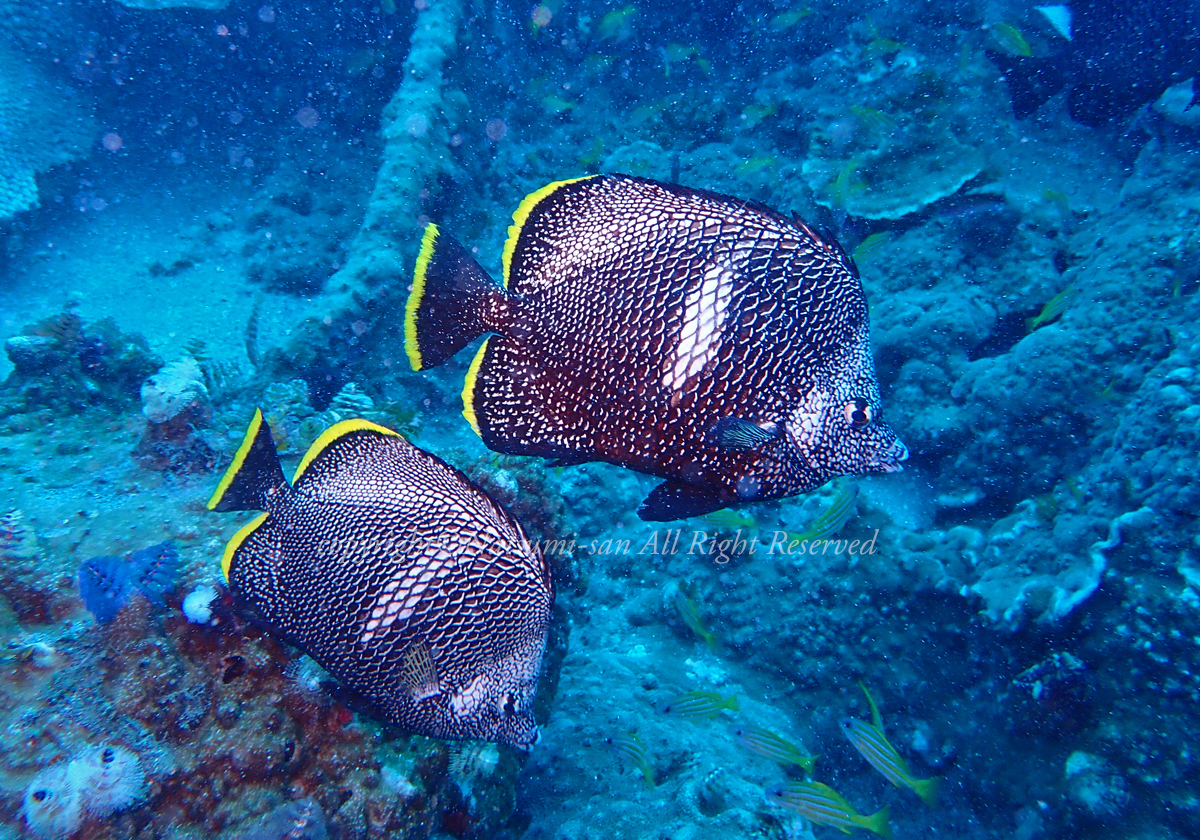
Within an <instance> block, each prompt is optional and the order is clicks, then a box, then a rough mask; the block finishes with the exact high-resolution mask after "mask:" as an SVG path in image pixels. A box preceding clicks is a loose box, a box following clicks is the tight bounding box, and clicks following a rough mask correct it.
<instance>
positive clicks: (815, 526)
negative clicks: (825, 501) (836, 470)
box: [789, 484, 858, 542]
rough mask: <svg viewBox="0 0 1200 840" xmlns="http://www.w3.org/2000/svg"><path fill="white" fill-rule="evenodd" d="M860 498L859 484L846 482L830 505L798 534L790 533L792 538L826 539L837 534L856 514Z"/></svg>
mask: <svg viewBox="0 0 1200 840" xmlns="http://www.w3.org/2000/svg"><path fill="white" fill-rule="evenodd" d="M857 500H858V485H856V484H846V485H843V486H842V489H840V490H839V491H838V493H837V495H836V496H834V497H833V501H832V502H830V503H829V507H827V508H825V510H823V511H821V513H819V514H818V515H817V517H816V519H814V520H813V521H812V522H810V523H809V525H808V527H807V528H805V529H804V530H803V531H801V532H800V533H798V534H790V535H789V537H790V538H791V539H792V540H799V541H801V542H804V541H805V540H824V539H828V538H829V537H833V536H837V534H838V533H839V532H841V530H842V528H844V527H846V523H847V522H849V521H850V517H851V516H853V515H854V503H855V502H856V501H857Z"/></svg>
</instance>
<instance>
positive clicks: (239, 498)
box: [208, 408, 289, 513]
mask: <svg viewBox="0 0 1200 840" xmlns="http://www.w3.org/2000/svg"><path fill="white" fill-rule="evenodd" d="M288 488H289V485H288V483H287V479H286V478H284V476H283V467H282V466H280V464H279V453H278V452H277V451H276V450H275V441H274V439H273V438H272V437H271V427H270V426H268V425H267V421H266V420H265V419H263V413H262V409H259V408H256V409H255V410H254V419H252V420H251V421H250V426H249V428H247V429H246V435H245V437H243V438H242V445H241V446H239V447H238V451H237V454H235V455H234V456H233V463H232V464H230V465H229V469H227V470H225V475H223V476H221V483H220V484H218V485H217V489H216V492H214V493H213V495H212V498H211V499H209V500H208V509H209V510H214V511H217V512H219V513H223V512H225V511H230V510H269V505H270V502H269V499H270V498H271V497H273V496H275V495H276V494H278V493H279V492H280V491H283V490H287V489H288Z"/></svg>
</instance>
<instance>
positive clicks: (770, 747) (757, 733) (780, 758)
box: [733, 726, 820, 773]
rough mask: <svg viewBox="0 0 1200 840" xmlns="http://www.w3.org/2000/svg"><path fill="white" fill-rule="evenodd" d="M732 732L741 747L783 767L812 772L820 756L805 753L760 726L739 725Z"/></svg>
mask: <svg viewBox="0 0 1200 840" xmlns="http://www.w3.org/2000/svg"><path fill="white" fill-rule="evenodd" d="M733 734H734V736H735V737H737V739H738V743H740V744H741V745H742V746H743V747H745V748H746V749H748V750H750V751H751V752H754V753H758V754H759V755H761V756H763V757H764V758H769V759H771V760H772V761H774V762H776V763H777V764H781V765H783V766H784V767H790V766H794V767H799V768H800V769H801V770H803V771H804V772H805V773H812V771H813V767H815V766H816V764H817V759H818V758H820V756H816V755H805V754H804V753H803V752H802V751H801V750H800V748H799V747H797V746H796V745H795V744H793V743H792V742H791V741H789V740H787V739H786V738H784V737H783V736H781V735H776V734H775V733H774V732H772V731H771V730H769V729H764V728H762V727H761V726H739V727H738V728H736V729H734V730H733Z"/></svg>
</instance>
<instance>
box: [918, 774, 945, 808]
mask: <svg viewBox="0 0 1200 840" xmlns="http://www.w3.org/2000/svg"><path fill="white" fill-rule="evenodd" d="M941 784H942V780H941V779H939V778H937V777H936V776H935V777H933V778H932V779H913V783H912V789H913V792H914V793H916V795H917V796H919V797H921V801H923V802H924V803H925V804H926V805H928V806H929V807H930V808H932V807H933V806H934V805H935V804H936V803H937V795H938V788H939V787H941Z"/></svg>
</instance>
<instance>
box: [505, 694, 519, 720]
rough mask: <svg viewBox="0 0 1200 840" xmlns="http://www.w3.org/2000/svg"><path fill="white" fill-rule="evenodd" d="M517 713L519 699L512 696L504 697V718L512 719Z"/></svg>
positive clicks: (506, 695)
mask: <svg viewBox="0 0 1200 840" xmlns="http://www.w3.org/2000/svg"><path fill="white" fill-rule="evenodd" d="M516 713H517V698H515V697H513V696H512V695H511V694H505V695H504V716H505V717H512V716H513V715H515V714H516Z"/></svg>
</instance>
